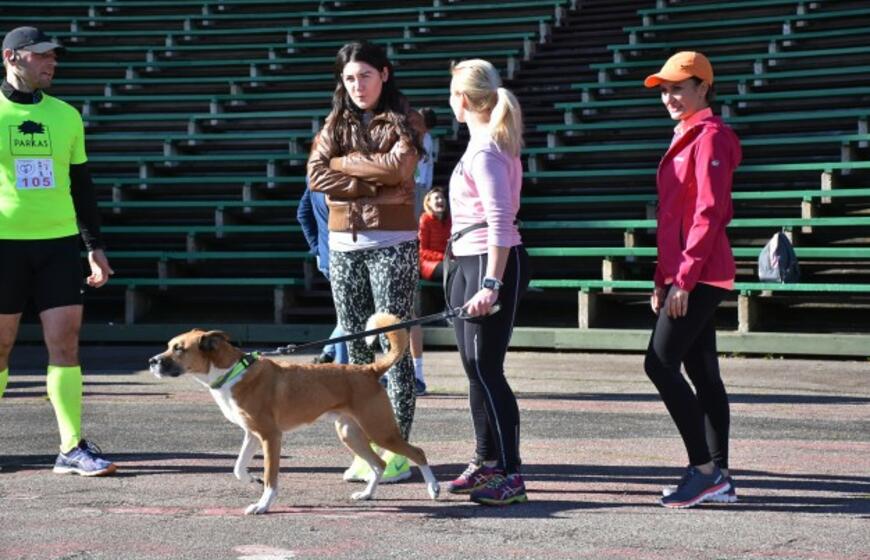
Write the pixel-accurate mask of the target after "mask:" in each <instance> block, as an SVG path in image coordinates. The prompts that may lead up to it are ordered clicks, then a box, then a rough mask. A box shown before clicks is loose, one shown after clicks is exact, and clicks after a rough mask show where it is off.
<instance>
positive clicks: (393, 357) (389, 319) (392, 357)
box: [366, 313, 408, 376]
mask: <svg viewBox="0 0 870 560" xmlns="http://www.w3.org/2000/svg"><path fill="white" fill-rule="evenodd" d="M398 322H399V318H398V317H396V316H395V315H391V314H389V313H375V314H374V315H372V316H371V317H369V320H368V322H367V323H366V330H371V329H379V328H381V327H389V326H390V325H395V324H396V323H398ZM384 336H386V337H387V340H388V341H389V343H390V350H389V351H388V352H387V353H386V354H383V355H382V356H380V357H379V358H378V359H377V360H375V362H374V363H373V364H371V372H372V373H373V374H377V375H378V376H381V375H383V374H384V373H386V371H387V370H388V369H390V367H391V366H392V365H393V364H395V363H396V362H398V361H399V358H401V357H402V355H403V354H404V353H405V350H406V349H407V348H408V331H407V330H406V329H396V330H394V331H389V332H387V333H384ZM366 342H367V343H368V344H369V345H370V346H371V345H372V344H374V343H375V337H374V335H373V336H367V337H366Z"/></svg>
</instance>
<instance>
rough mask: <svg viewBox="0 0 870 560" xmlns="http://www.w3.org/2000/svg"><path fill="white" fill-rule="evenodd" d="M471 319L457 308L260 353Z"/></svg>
mask: <svg viewBox="0 0 870 560" xmlns="http://www.w3.org/2000/svg"><path fill="white" fill-rule="evenodd" d="M499 307H500V306H499V304H498V303H496V304H495V305H493V306H492V310H491V311H490V312H489V314H490V315H492V314H493V313H496V312H497V311H498V310H499ZM454 317H455V318H459V319H470V318H471V316H470V315H469V314H468V312H467V311H466V310H465V309H464V308H462V307H456V308H453V309H445V310H444V311H442V312H441V313H433V314H432V315H425V316H423V317H417V318H416V319H408V320H407V321H401V322H399V323H396V324H393V325H389V326H386V327H379V328H377V329H371V330H368V331H363V332H358V333H353V334H346V335H344V336H337V337H335V338H325V339H323V340H315V341H313V342H304V343H302V344H288V345H286V346H279V347H278V348H276V349H275V350H272V351H270V352H260V353H259V354H260V355H261V356H286V355H288V354H293V353H294V352H296V351H298V350H302V349H303V348H310V347H312V346H318V347H319V346H324V345H326V344H335V343H337V342H347V341H349V340H357V339H358V338H365V337H367V336H374V335H377V334H383V333H387V332H390V331H397V330H399V329H405V328H408V327H413V326H414V325H422V324H425V323H432V322H434V321H440V320H442V319H452V318H454Z"/></svg>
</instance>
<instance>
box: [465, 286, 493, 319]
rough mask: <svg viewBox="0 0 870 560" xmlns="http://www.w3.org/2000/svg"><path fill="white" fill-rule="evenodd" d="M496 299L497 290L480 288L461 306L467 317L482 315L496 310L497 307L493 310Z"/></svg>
mask: <svg viewBox="0 0 870 560" xmlns="http://www.w3.org/2000/svg"><path fill="white" fill-rule="evenodd" d="M497 301H498V292H497V291H495V290H490V289H489V288H481V289H479V290H478V291H477V293H476V294H474V295H473V296H471V299H470V300H468V301H467V302H466V303H465V305H463V306H462V308H463V309H464V310H465V312H466V313H467V314H468V316H469V317H482V316H484V315H491V314H493V313H495V312H496V311H498V309H495V310H493V308H494V307H497V306H496V305H495V304H496V302H497Z"/></svg>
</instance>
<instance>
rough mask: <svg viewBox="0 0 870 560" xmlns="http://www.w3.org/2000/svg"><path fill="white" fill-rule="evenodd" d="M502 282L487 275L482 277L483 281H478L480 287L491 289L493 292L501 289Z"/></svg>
mask: <svg viewBox="0 0 870 560" xmlns="http://www.w3.org/2000/svg"><path fill="white" fill-rule="evenodd" d="M501 286H502V282H501V280H496V279H495V278H491V277H489V276H487V277H486V278H484V279H483V282H481V283H480V287H481V288H487V289H489V290H492V291H493V292H497V291H499V290H500V289H501Z"/></svg>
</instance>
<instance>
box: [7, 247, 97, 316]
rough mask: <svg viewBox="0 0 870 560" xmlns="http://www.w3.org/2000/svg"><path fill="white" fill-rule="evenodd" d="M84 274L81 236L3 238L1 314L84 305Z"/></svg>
mask: <svg viewBox="0 0 870 560" xmlns="http://www.w3.org/2000/svg"><path fill="white" fill-rule="evenodd" d="M83 286H84V276H83V274H82V258H81V249H80V245H79V236H78V235H73V236H70V237H60V238H57V239H34V240H29V239H28V240H23V239H21V240H19V239H0V314H4V315H14V314H18V313H22V312H24V309H25V307H26V306H27V303H28V301H30V300H31V298H32V300H33V304H34V306H35V307H36V312H37V313H41V312H43V311H45V310H46V309H51V308H53V307H63V306H67V305H81V304H82V292H83Z"/></svg>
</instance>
